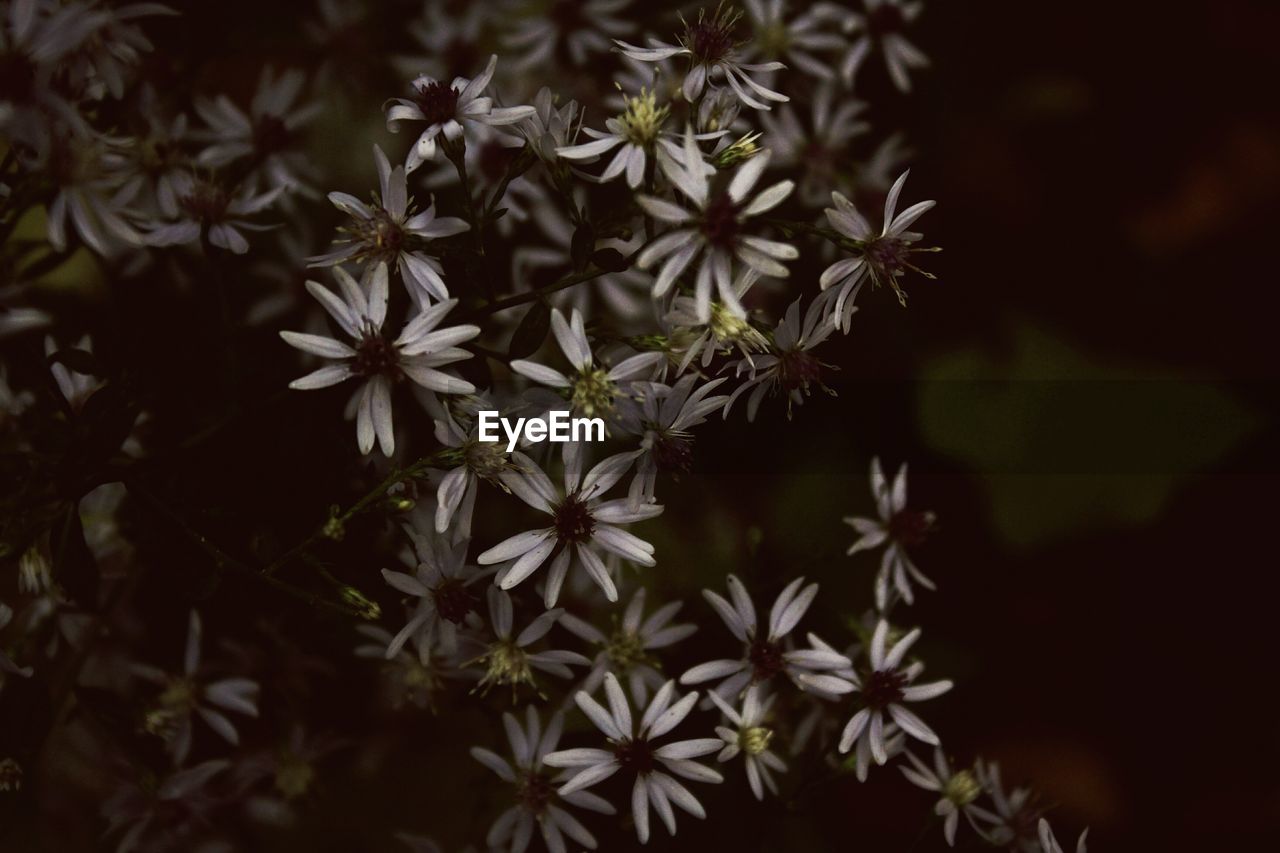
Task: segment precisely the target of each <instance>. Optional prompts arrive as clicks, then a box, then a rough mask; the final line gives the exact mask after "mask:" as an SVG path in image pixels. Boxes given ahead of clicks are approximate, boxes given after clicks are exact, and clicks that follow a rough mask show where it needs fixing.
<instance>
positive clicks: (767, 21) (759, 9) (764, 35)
mask: <svg viewBox="0 0 1280 853" xmlns="http://www.w3.org/2000/svg"><path fill="white" fill-rule="evenodd" d="M743 5H744V6H745V7H746V10H747V19H748V20H749V21H750V23H751V30H752V34H753V37H752V39H751V41H750V42H749V43H748V45H747V46H746V52H748V53H750V54H752V55H755V54H758V55H760V56H762V57H764V58H765V59H774V60H781V59H785V60H786V61H787V62H788V64H789V65H791V66H793V67H795V68H798V69H800V70H801V71H803V72H804V73H805V74H808V75H810V76H811V77H817V78H818V79H819V80H831V79H834V78H835V76H836V73H835V69H834V68H833V67H832V65H831V64H830V63H828V62H824V61H823V60H821V59H819V58H818V57H817V56H815V55H814V54H815V53H821V52H823V51H838V50H841V49H842V48H844V47H845V46H846V44H847V42H846V41H845V39H844V38H843V37H842V36H840V35H839V34H838V33H833V32H831V29H830V27H829V26H828V21H827V20H826V18H825V17H824V16H823V15H821V14H818V13H815V12H814V11H812V10H810V11H807V12H805V13H803V14H801V15H797V16H796V17H794V18H791V20H787V18H788V12H789V10H788V9H787V3H786V0H743Z"/></svg>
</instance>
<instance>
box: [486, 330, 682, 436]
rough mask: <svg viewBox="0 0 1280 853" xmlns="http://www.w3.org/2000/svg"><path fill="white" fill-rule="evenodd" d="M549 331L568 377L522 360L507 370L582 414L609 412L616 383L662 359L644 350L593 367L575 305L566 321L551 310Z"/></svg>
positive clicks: (645, 371) (636, 375)
mask: <svg viewBox="0 0 1280 853" xmlns="http://www.w3.org/2000/svg"><path fill="white" fill-rule="evenodd" d="M551 331H552V333H553V334H554V335H555V339H556V343H557V344H559V345H560V351H561V352H563V353H564V356H565V358H567V359H569V364H570V365H571V366H572V367H573V369H574V374H573V377H572V378H570V377H568V376H566V375H564V374H563V373H561V372H560V371H558V370H554V369H552V368H550V367H546V366H545V365H541V364H538V363H537V362H535V361H528V360H525V359H518V360H516V361H513V362H511V369H512V370H514V371H515V372H516V373H519V374H520V375H521V376H527V377H528V378H530V379H532V380H534V381H535V382H540V383H542V384H543V385H549V386H551V387H552V388H555V389H557V390H559V391H560V392H561V393H562V394H563V395H564V396H565V397H566V398H567V399H568V400H569V404H570V405H571V406H572V408H573V411H574V413H575V414H577V415H581V416H583V417H588V418H590V417H596V416H597V415H604V416H608V415H611V414H612V413H613V409H614V399H615V398H616V397H617V396H618V395H619V394H620V393H621V391H620V389H619V388H618V383H619V382H625V381H627V380H631V379H637V378H639V377H641V376H644V375H646V374H651V373H652V371H653V369H654V368H655V367H656V366H657V365H658V364H659V363H660V362H661V361H662V354H661V353H654V352H646V353H639V354H637V355H633V356H631V357H629V358H625V359H623V360H622V361H621V362H619V363H618V364H617V365H616V366H614V367H612V368H610V367H608V366H601V367H597V366H596V363H595V358H594V357H593V356H592V354H591V344H590V342H589V341H588V340H587V330H586V324H585V323H584V322H583V319H582V313H581V312H580V311H578V309H576V308H575V309H573V311H572V313H571V314H570V319H569V320H568V321H566V320H565V318H564V314H562V313H561V312H560V310H559V309H555V310H553V311H552V312H551Z"/></svg>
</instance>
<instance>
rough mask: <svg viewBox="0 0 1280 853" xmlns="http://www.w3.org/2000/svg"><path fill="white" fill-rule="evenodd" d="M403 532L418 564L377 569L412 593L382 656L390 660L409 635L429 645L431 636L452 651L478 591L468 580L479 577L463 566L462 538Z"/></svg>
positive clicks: (444, 649) (477, 600)
mask: <svg viewBox="0 0 1280 853" xmlns="http://www.w3.org/2000/svg"><path fill="white" fill-rule="evenodd" d="M405 532H406V533H407V534H408V535H409V537H410V538H411V539H412V540H413V546H414V556H415V557H416V558H417V561H418V565H417V568H416V570H415V571H414V572H413V574H409V573H408V572H393V571H390V570H388V569H383V570H382V578H383V580H385V581H386V582H387V583H388V584H390V585H391V586H392V587H394V588H395V589H397V590H399V591H400V592H403V593H404V594H405V595H409V596H412V597H414V598H416V599H417V603H416V604H415V605H414V608H413V612H412V614H411V615H410V616H409V621H408V622H406V623H405V626H404V627H403V628H401V629H400V632H399V633H397V634H396V635H395V637H393V638H392V639H391V642H389V643H388V644H387V651H386V657H387V660H391V659H392V658H394V657H395V656H396V655H398V654H399V653H400V650H401V649H402V648H404V644H405V643H406V642H407V641H408V640H409V638H410V637H414V638H415V641H416V643H417V644H418V645H419V646H421V645H424V644H425V645H427V646H431V645H433V644H435V643H436V642H437V641H438V642H439V646H440V649H441V651H442V652H444V653H445V654H452V653H453V652H455V651H456V650H457V647H458V628H460V627H462V626H463V625H465V624H466V621H467V617H468V616H469V615H470V614H472V613H474V612H475V610H476V607H477V605H479V603H480V596H479V595H477V594H476V593H475V592H474V591H473V590H472V589H470V587H471V585H472V584H473V583H474V582H475V581H477V580H479V579H480V578H481V577H483V575H482V573H481V572H480V571H479V570H478V569H476V568H475V567H472V566H467V565H466V561H467V546H468V545H469V544H470V543H469V542H468V541H467V540H465V539H464V540H462V541H461V542H457V543H455V544H452V545H451V544H449V543H447V542H444V541H442V540H441V539H440V538H439V537H438V536H436V535H426V536H424V535H422V534H419V533H418V532H417V531H415V530H413V529H412V528H411V527H406V528H405Z"/></svg>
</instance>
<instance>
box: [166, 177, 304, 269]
mask: <svg viewBox="0 0 1280 853" xmlns="http://www.w3.org/2000/svg"><path fill="white" fill-rule="evenodd" d="M172 184H173V193H174V195H175V196H176V197H177V201H178V205H177V213H176V215H175V216H173V217H170V221H169V222H165V223H161V224H158V225H156V226H154V227H153V228H152V229H151V231H149V232H148V233H147V236H146V241H147V243H149V244H150V245H152V246H179V245H186V244H189V243H195V242H197V241H200V240H202V239H203V238H204V235H205V234H206V233H207V234H208V238H209V242H210V243H212V244H213V245H215V246H217V247H219V248H221V249H226V250H227V251H229V252H233V253H234V254H237V255H243V254H244V253H245V252H247V251H249V241H248V240H246V239H245V237H244V235H243V234H241V233H240V232H241V231H266V230H267V229H269V228H271V227H272V226H270V225H262V224H259V223H255V222H251V221H249V219H248V217H251V216H256V215H257V214H259V213H262V212H263V211H264V210H266V209H267V208H269V207H271V205H273V204H275V202H276V199H278V198H279V197H280V193H281V192H283V188H281V187H276V188H274V189H270V190H267V191H266V192H263V193H257V192H254V190H253V189H252V187H251V186H250V185H249V184H247V183H246V184H243V185H241V186H240V187H239V188H238V189H236V190H234V191H229V190H227V189H226V188H225V187H223V186H222V185H221V184H219V183H217V182H215V181H212V180H205V179H203V178H197V177H194V176H193V175H190V174H187V173H179V174H176V175H174V176H173V178H172Z"/></svg>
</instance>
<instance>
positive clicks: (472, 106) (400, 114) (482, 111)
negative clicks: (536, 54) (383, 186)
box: [386, 56, 533, 172]
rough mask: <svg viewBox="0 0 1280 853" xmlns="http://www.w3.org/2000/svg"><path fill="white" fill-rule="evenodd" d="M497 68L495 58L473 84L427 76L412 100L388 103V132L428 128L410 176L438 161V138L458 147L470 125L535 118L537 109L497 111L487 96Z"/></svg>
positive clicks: (409, 162)
mask: <svg viewBox="0 0 1280 853" xmlns="http://www.w3.org/2000/svg"><path fill="white" fill-rule="evenodd" d="M497 66H498V57H497V56H491V57H489V64H488V66H486V68H485V70H484V71H483V72H481V74H480V76H478V77H476V78H474V79H472V80H465V79H463V78H461V77H459V78H457V79H455V80H454V81H453V83H445V82H443V81H439V80H435V79H433V78H431V77H428V76H426V75H423V76H421V77H419V78H418V79H416V80H414V81H413V90H414V91H413V96H412V97H411V98H393V99H392V100H391V101H389V102H388V103H387V106H386V113H387V129H388V130H390V131H391V132H392V133H395V132H398V131H399V130H400V124H401V122H406V121H414V122H417V121H421V122H426V125H427V126H426V128H425V129H424V130H423V131H422V133H421V135H419V136H418V141H417V142H415V143H414V145H413V147H412V148H410V149H409V156H408V158H407V159H406V160H405V164H404V167H405V171H406V172H412V171H413V170H414V169H416V168H418V166H420V165H422V163H423V162H424V161H426V160H434V159H435V156H436V147H437V142H436V138H437V137H438V136H440V135H441V134H443V135H444V138H445V140H446V142H448V143H454V142H457V141H458V140H459V139H461V138H462V137H463V134H464V133H465V129H466V126H467V125H475V124H487V125H505V124H515V123H516V122H518V121H521V120H523V119H526V118H528V117H529V116H531V115H533V107H495V106H494V105H493V98H491V97H489V96H487V95H485V94H484V91H485V89H486V88H488V86H489V82H490V81H491V80H492V79H493V72H494V69H495V68H497Z"/></svg>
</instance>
